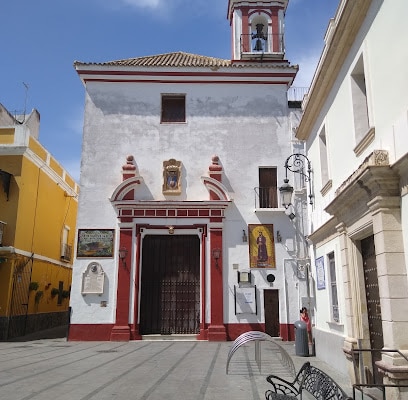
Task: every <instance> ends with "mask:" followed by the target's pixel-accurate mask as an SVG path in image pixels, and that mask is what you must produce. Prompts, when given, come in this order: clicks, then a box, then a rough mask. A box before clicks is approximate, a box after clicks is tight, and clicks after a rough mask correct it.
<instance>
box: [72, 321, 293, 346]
mask: <svg viewBox="0 0 408 400" xmlns="http://www.w3.org/2000/svg"><path fill="white" fill-rule="evenodd" d="M224 326H225V328H224ZM116 328H118V327H115V325H114V324H71V325H70V327H69V334H68V340H69V341H92V340H94V341H107V342H108V341H128V340H141V338H142V337H141V336H140V335H139V332H138V329H135V327H132V328H130V327H127V326H125V327H120V328H123V329H119V330H118V329H116ZM210 328H211V327H209V329H208V330H207V329H203V330H201V332H200V334H199V335H197V340H208V341H210V342H212V341H214V342H215V341H217V342H225V340H229V341H232V340H235V339H236V338H237V337H238V336H239V335H241V334H243V333H245V332H248V331H261V332H265V324H225V325H221V326H220V327H215V326H213V327H212V328H213V329H210ZM215 328H216V329H215ZM218 328H219V329H218ZM129 334H130V337H129ZM280 336H281V338H282V340H283V341H294V340H295V327H294V326H293V324H281V325H280Z"/></svg>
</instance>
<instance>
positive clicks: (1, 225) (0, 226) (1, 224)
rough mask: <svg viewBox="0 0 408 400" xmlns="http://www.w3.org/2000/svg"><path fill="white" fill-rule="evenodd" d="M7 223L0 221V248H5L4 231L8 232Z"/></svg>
mask: <svg viewBox="0 0 408 400" xmlns="http://www.w3.org/2000/svg"><path fill="white" fill-rule="evenodd" d="M6 225H7V223H6V222H3V221H0V246H3V237H4V231H5V230H6Z"/></svg>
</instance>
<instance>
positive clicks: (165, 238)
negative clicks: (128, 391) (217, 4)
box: [69, 0, 310, 341]
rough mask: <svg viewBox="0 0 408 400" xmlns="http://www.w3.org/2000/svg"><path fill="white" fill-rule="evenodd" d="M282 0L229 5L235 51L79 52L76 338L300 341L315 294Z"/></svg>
mask: <svg viewBox="0 0 408 400" xmlns="http://www.w3.org/2000/svg"><path fill="white" fill-rule="evenodd" d="M287 3H288V0H268V1H263V2H258V1H252V0H247V1H238V0H230V1H229V4H228V19H229V21H230V24H231V29H232V36H231V37H232V49H233V51H232V53H233V54H232V59H231V60H223V59H217V58H212V57H207V56H200V55H195V54H189V53H183V52H176V53H166V54H159V55H153V56H147V57H138V58H132V59H125V60H117V61H111V62H105V63H84V62H75V69H76V71H77V73H78V75H79V77H80V79H81V81H82V82H83V84H84V87H85V99H86V100H85V113H84V127H83V150H82V161H81V177H80V186H81V194H80V198H79V210H78V222H77V243H76V257H75V262H74V268H73V282H72V291H71V308H72V315H71V324H70V330H69V340H121V341H127V340H140V339H142V338H144V337H145V336H148V335H162V336H165V335H176V334H177V335H192V336H193V337H196V338H197V339H198V340H209V341H224V340H234V339H235V338H236V337H237V336H239V335H240V334H242V333H243V332H246V331H250V330H260V331H265V332H267V333H268V334H270V335H271V336H275V337H282V338H283V339H284V340H294V336H293V331H294V329H293V323H294V322H295V321H296V320H298V319H299V308H300V306H302V305H304V302H305V301H306V299H308V300H309V301H310V298H309V297H310V291H309V290H308V289H307V277H306V276H305V274H304V268H303V267H304V265H303V264H304V263H306V262H307V254H306V252H305V250H304V248H305V244H304V240H303V239H302V238H304V235H305V232H303V227H302V226H301V225H300V222H301V221H302V218H295V219H294V220H290V219H289V218H288V216H287V210H286V209H285V208H284V207H283V205H282V204H281V201H280V199H279V186H280V183H281V182H283V179H284V177H285V174H286V170H285V167H284V164H285V160H286V159H287V157H288V156H289V155H290V154H291V153H292V152H293V150H294V149H293V128H294V126H295V125H297V124H298V119H299V109H293V108H290V107H289V106H288V97H287V93H288V89H289V88H290V86H291V84H292V82H293V80H294V78H295V76H296V73H297V70H298V67H297V65H291V64H290V63H289V62H288V61H287V60H286V59H285V51H284V45H283V43H284V33H285V32H284V18H285V12H286V7H287ZM297 150H299V149H297ZM297 150H296V151H297ZM299 238H301V239H299ZM302 263H303V264H302ZM301 264H302V265H301ZM308 293H309V295H308Z"/></svg>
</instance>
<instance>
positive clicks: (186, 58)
mask: <svg viewBox="0 0 408 400" xmlns="http://www.w3.org/2000/svg"><path fill="white" fill-rule="evenodd" d="M80 65H82V66H85V65H99V66H113V67H134V66H137V67H209V68H220V67H230V68H231V67H235V68H242V67H251V66H256V67H257V68H260V67H269V68H270V67H288V64H287V62H283V63H282V62H280V63H274V62H270V61H268V62H266V61H264V63H262V64H260V63H259V61H257V60H254V62H253V63H251V61H246V62H240V61H234V62H232V61H231V60H224V59H222V58H215V57H207V56H201V55H198V54H191V53H185V52H183V51H177V52H172V53H165V54H157V55H154V56H145V57H136V58H127V59H123V60H113V61H106V62H101V63H94V62H90V63H84V62H81V61H75V62H74V66H76V67H77V66H80ZM292 68H293V66H292ZM295 68H296V69H297V66H295Z"/></svg>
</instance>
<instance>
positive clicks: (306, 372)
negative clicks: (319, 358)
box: [265, 362, 352, 400]
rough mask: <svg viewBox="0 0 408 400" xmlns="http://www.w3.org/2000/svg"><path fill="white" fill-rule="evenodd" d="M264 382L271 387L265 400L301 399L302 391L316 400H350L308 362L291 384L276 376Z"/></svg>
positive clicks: (333, 382)
mask: <svg viewBox="0 0 408 400" xmlns="http://www.w3.org/2000/svg"><path fill="white" fill-rule="evenodd" d="M266 380H267V381H268V382H269V383H270V384H271V385H272V386H273V389H271V390H267V391H266V392H265V398H266V400H286V399H287V400H289V399H302V393H303V391H307V392H309V393H310V394H311V395H312V396H313V397H314V398H315V399H318V400H352V398H351V397H349V396H347V395H346V393H345V392H344V391H343V389H341V387H340V386H339V385H338V384H337V383H336V382H335V381H334V380H333V379H332V378H330V376H328V375H327V374H326V373H324V372H323V371H322V370H320V369H319V368H316V367H314V366H312V365H310V363H309V362H306V363H304V364H303V366H302V368H301V369H300V370H299V372H298V373H297V375H296V377H295V379H294V380H293V381H292V382H288V381H286V380H285V379H283V378H280V377H279V376H276V375H269V376H268V377H267V378H266Z"/></svg>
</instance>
